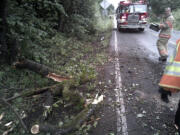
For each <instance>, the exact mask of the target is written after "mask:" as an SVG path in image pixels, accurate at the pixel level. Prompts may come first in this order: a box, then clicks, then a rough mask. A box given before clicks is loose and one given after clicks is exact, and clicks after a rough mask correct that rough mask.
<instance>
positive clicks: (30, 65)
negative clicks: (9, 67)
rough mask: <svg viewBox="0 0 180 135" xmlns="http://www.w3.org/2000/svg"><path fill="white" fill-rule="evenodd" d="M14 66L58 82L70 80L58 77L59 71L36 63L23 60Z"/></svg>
mask: <svg viewBox="0 0 180 135" xmlns="http://www.w3.org/2000/svg"><path fill="white" fill-rule="evenodd" d="M14 66H15V67H17V68H23V69H29V70H31V71H34V72H36V73H38V74H40V75H42V76H46V77H47V78H50V79H53V80H54V81H56V82H62V81H65V80H68V79H70V78H68V77H61V76H60V75H58V72H57V71H55V70H53V69H51V68H49V67H47V66H45V65H42V64H39V63H37V62H34V61H32V60H27V59H22V60H20V61H18V62H16V63H15V64H14Z"/></svg>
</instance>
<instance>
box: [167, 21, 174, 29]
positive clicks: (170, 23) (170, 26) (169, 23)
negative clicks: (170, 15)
mask: <svg viewBox="0 0 180 135" xmlns="http://www.w3.org/2000/svg"><path fill="white" fill-rule="evenodd" d="M166 24H167V25H168V26H169V28H171V29H172V27H173V25H172V22H171V21H166Z"/></svg>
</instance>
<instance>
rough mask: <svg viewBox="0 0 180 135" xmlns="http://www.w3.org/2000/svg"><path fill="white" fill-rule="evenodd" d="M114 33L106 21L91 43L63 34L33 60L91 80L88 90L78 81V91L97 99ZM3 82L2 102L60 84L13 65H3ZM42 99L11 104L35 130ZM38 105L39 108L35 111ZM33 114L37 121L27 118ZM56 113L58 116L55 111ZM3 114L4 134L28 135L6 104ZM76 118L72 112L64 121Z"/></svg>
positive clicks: (99, 25)
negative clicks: (100, 69) (101, 67)
mask: <svg viewBox="0 0 180 135" xmlns="http://www.w3.org/2000/svg"><path fill="white" fill-rule="evenodd" d="M111 29H112V20H111V19H109V18H106V19H104V20H103V19H100V20H99V21H98V23H97V30H98V32H97V33H96V34H95V35H91V36H89V37H87V39H88V40H85V41H80V40H78V39H76V38H67V37H66V36H64V35H62V34H59V33H56V34H55V36H53V37H52V38H49V39H45V40H44V41H42V43H41V44H40V45H39V46H38V47H36V48H35V49H34V51H33V60H34V61H36V62H38V63H41V64H44V65H47V66H49V67H51V68H52V69H55V70H58V71H60V73H62V74H65V75H68V76H73V77H75V78H76V79H77V80H79V79H80V77H83V76H87V77H88V78H89V80H90V82H88V83H86V84H85V86H81V85H80V84H79V81H77V84H76V85H77V88H76V89H82V88H83V91H84V92H85V93H86V96H87V97H88V98H93V96H94V93H96V83H97V79H96V76H97V75H98V72H97V71H96V66H99V65H103V64H104V63H105V62H106V61H107V54H106V50H107V47H108V45H109V40H110V36H111ZM48 44H51V45H52V44H53V46H48ZM0 82H1V83H0V98H9V97H12V96H15V95H18V94H19V93H21V92H22V91H25V90H29V89H34V88H42V87H46V86H52V85H54V84H56V83H55V82H53V81H52V80H49V79H47V78H44V77H42V76H41V75H38V74H36V73H34V72H31V71H29V70H19V69H15V68H14V67H13V66H9V65H0ZM41 98H42V97H38V96H37V97H36V96H33V97H26V98H18V99H16V100H14V101H12V102H10V104H11V105H12V106H13V107H14V108H15V110H16V111H17V112H18V113H19V114H20V116H22V117H25V118H26V120H27V121H26V122H25V123H27V125H29V126H31V125H32V122H38V120H39V119H36V117H38V115H42V114H41V113H40V112H41V110H40V108H41V106H42V104H43V102H42V101H41ZM35 103H36V105H37V107H34V106H35ZM64 106H66V105H64ZM67 106H68V103H67ZM77 106H78V105H77ZM58 107H60V106H57V108H58ZM77 108H78V107H77ZM59 109H60V108H59ZM53 110H56V109H53ZM60 110H61V109H60ZM67 112H68V111H67ZM75 112H77V111H75ZM29 113H34V114H35V115H34V117H32V118H27V117H28V114H29ZM55 113H58V112H56V111H55ZM2 114H4V115H3V117H2V118H1V119H0V134H3V133H4V132H5V131H7V130H9V129H10V128H13V130H12V131H10V132H11V134H12V135H28V134H27V133H25V132H24V130H23V129H22V127H21V125H20V123H19V121H18V119H17V117H16V116H15V115H14V113H13V112H12V111H11V110H9V107H8V106H5V105H4V104H0V117H1V116H2ZM36 115H37V116H36ZM59 115H60V114H59ZM73 115H74V114H71V112H69V114H65V115H64V117H65V116H66V117H67V119H65V121H69V120H71V118H72V116H73ZM52 119H53V118H52ZM54 120H56V119H54ZM11 121H12V124H11V125H10V126H4V125H5V124H7V123H9V122H11ZM56 122H57V123H64V121H63V122H62V120H61V119H57V121H56ZM28 128H29V127H28ZM90 128H91V125H83V127H81V128H80V131H78V133H83V134H87V131H88V130H89V129H90ZM39 135H43V134H41V133H40V134H39Z"/></svg>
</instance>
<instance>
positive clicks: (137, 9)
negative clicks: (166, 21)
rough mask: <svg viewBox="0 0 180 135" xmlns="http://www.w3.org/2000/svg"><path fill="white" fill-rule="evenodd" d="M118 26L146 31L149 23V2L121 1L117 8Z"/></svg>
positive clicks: (119, 28)
mask: <svg viewBox="0 0 180 135" xmlns="http://www.w3.org/2000/svg"><path fill="white" fill-rule="evenodd" d="M116 14H117V16H116V19H117V28H118V30H119V31H121V30H122V29H138V30H139V31H144V29H145V27H146V25H147V17H148V13H147V4H146V2H145V1H142V0H140V1H138V2H135V3H133V2H130V1H128V2H127V1H121V2H120V3H119V6H118V8H117V10H116Z"/></svg>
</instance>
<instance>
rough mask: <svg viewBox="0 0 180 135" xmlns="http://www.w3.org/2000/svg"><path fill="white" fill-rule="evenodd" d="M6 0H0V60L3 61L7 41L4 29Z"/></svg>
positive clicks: (5, 29)
mask: <svg viewBox="0 0 180 135" xmlns="http://www.w3.org/2000/svg"><path fill="white" fill-rule="evenodd" d="M6 16H7V0H1V4H0V57H1V59H0V62H2V61H4V60H5V59H6V58H7V57H6V56H7V55H8V51H7V43H6V31H7V22H6Z"/></svg>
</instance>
